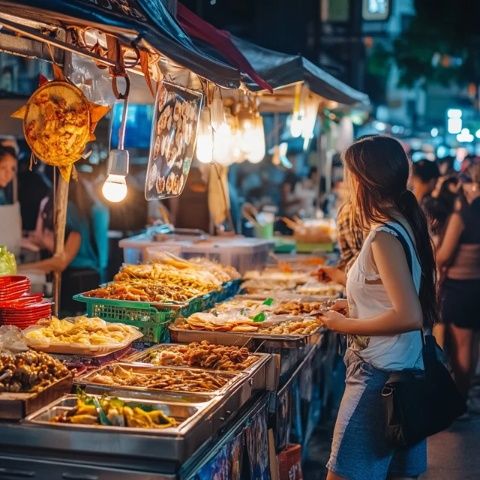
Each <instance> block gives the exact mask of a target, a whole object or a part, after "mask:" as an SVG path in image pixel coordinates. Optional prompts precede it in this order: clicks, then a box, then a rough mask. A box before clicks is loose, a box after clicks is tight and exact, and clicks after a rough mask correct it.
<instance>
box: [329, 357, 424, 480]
mask: <svg viewBox="0 0 480 480" xmlns="http://www.w3.org/2000/svg"><path fill="white" fill-rule="evenodd" d="M345 365H346V367H347V378H346V381H345V385H346V386H345V393H344V394H343V398H342V402H341V404H340V410H339V412H338V417H337V421H336V423H335V430H334V434H333V441H332V450H331V453H330V459H329V461H328V463H327V468H328V469H329V470H330V471H332V472H333V473H336V474H337V475H339V476H341V477H343V478H345V479H348V480H384V479H386V478H387V477H388V476H389V475H392V476H398V477H416V476H419V475H421V474H422V473H424V472H425V471H426V470H427V442H426V440H423V441H421V442H420V443H418V444H417V445H414V446H413V447H409V448H407V449H398V450H395V449H393V448H392V447H391V446H389V445H388V444H387V442H386V440H385V434H384V432H385V424H384V417H383V414H382V402H381V390H382V388H383V385H384V384H385V381H386V380H387V377H388V372H385V371H382V370H378V369H376V368H375V367H373V366H372V365H370V364H368V363H366V362H364V361H362V360H361V359H360V357H358V355H356V354H355V353H354V352H352V351H351V350H350V349H349V350H347V353H346V354H345Z"/></svg>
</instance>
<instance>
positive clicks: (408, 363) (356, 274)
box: [347, 222, 423, 370]
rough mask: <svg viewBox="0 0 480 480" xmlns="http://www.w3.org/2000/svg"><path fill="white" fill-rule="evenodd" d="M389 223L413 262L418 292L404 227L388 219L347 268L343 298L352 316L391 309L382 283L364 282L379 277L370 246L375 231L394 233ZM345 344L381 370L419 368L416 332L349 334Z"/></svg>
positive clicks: (416, 266) (415, 261)
mask: <svg viewBox="0 0 480 480" xmlns="http://www.w3.org/2000/svg"><path fill="white" fill-rule="evenodd" d="M389 225H392V226H393V227H395V228H396V230H398V232H399V233H400V234H401V235H402V236H403V238H404V239H405V241H406V242H407V244H408V247H409V249H410V253H411V258H412V263H413V265H412V277H413V281H414V284H415V289H416V291H417V293H418V292H419V291H420V281H421V273H422V272H421V266H420V263H419V260H418V257H417V254H416V250H415V247H414V245H413V243H412V240H411V238H410V235H407V234H406V232H405V227H403V226H402V225H401V224H399V223H398V222H389V223H387V224H386V225H383V226H380V227H378V228H376V229H375V230H372V231H371V232H370V234H369V235H368V236H367V238H366V239H365V241H364V243H363V246H362V249H361V251H360V253H359V255H358V257H357V259H356V260H355V262H354V263H353V264H352V266H351V268H350V270H349V271H348V276H347V299H348V304H349V309H350V315H351V316H352V317H353V318H369V317H373V316H375V315H379V314H382V313H383V312H385V310H391V309H392V308H393V306H392V303H391V301H390V299H389V297H388V294H387V292H386V290H385V287H384V286H383V284H382V283H368V282H374V281H378V280H379V279H380V275H379V274H378V272H377V271H376V268H375V262H374V260H373V255H372V248H371V244H372V241H373V239H374V238H375V235H376V234H377V232H387V233H390V234H392V235H394V236H396V237H397V236H398V235H397V233H396V232H395V231H394V230H392V229H391V228H388V226H389ZM348 345H349V348H350V349H352V350H354V351H355V352H357V353H358V355H359V356H360V357H361V358H362V359H363V360H364V361H365V362H367V363H370V364H371V365H373V366H374V367H376V368H379V369H382V370H404V369H411V368H417V369H423V359H422V340H421V336H420V333H419V332H418V331H412V332H407V333H401V334H396V335H389V336H372V337H363V336H358V335H349V337H348Z"/></svg>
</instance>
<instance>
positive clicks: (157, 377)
mask: <svg viewBox="0 0 480 480" xmlns="http://www.w3.org/2000/svg"><path fill="white" fill-rule="evenodd" d="M229 380H230V378H229V377H228V376H226V375H222V374H221V373H210V372H201V371H192V370H173V369H169V368H158V369H152V370H145V371H139V370H136V369H133V368H129V367H126V366H121V365H108V366H106V367H104V368H102V369H100V370H98V371H97V372H95V373H93V374H92V375H90V376H89V377H88V382H89V383H95V384H101V385H111V386H125V387H141V388H148V389H153V390H164V391H170V392H213V391H215V390H219V389H221V388H222V387H224V386H225V385H226V384H227V383H228V381H229Z"/></svg>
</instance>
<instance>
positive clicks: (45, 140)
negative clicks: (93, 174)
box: [25, 82, 90, 166]
mask: <svg viewBox="0 0 480 480" xmlns="http://www.w3.org/2000/svg"><path fill="white" fill-rule="evenodd" d="M25 137H26V140H27V142H28V144H29V145H30V147H31V148H32V151H33V152H34V153H35V155H36V156H37V157H38V158H40V159H41V160H43V161H44V162H45V163H48V164H49V165H56V166H61V165H67V164H69V163H72V162H74V161H76V160H78V159H79V158H80V156H81V155H82V153H83V150H84V149H85V145H86V144H87V142H88V140H89V138H90V110H89V104H88V102H87V100H86V98H85V97H84V96H83V94H82V92H81V91H80V90H78V89H77V88H76V87H73V86H72V85H69V84H66V83H61V82H50V83H48V84H46V85H45V86H43V87H41V88H40V89H39V90H37V91H36V92H35V93H34V94H33V95H32V97H31V99H30V100H29V103H28V106H27V112H26V117H25Z"/></svg>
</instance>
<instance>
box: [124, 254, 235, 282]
mask: <svg viewBox="0 0 480 480" xmlns="http://www.w3.org/2000/svg"><path fill="white" fill-rule="evenodd" d="M178 274H181V276H182V278H183V279H184V280H185V281H190V280H192V281H193V280H195V281H198V282H205V283H215V284H217V285H221V284H222V283H224V282H228V281H230V280H234V279H238V278H240V274H239V273H238V272H237V270H235V268H233V267H230V266H227V265H221V264H220V263H216V262H213V261H212V260H209V259H207V258H203V257H198V258H192V259H190V260H184V259H183V258H179V257H176V256H174V255H171V254H169V255H167V254H163V255H161V256H158V257H156V259H155V262H154V263H151V264H147V265H145V264H143V265H126V266H124V267H123V268H122V269H121V271H120V272H119V273H118V274H117V275H115V280H116V281H127V280H130V279H140V278H143V279H146V280H160V279H164V277H165V276H166V275H173V276H177V275H178Z"/></svg>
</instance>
